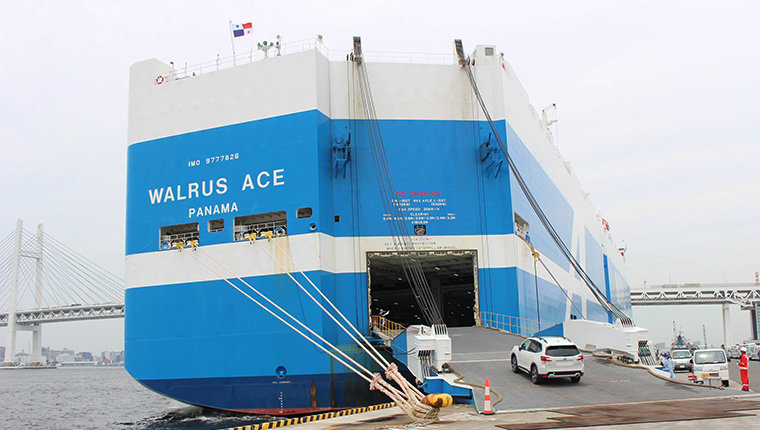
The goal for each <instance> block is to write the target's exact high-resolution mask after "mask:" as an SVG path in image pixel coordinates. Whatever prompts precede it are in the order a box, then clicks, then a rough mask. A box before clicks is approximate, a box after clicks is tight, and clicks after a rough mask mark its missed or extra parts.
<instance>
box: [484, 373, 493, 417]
mask: <svg viewBox="0 0 760 430" xmlns="http://www.w3.org/2000/svg"><path fill="white" fill-rule="evenodd" d="M483 415H493V410H492V409H491V384H490V383H489V382H488V378H486V395H485V397H484V399H483Z"/></svg>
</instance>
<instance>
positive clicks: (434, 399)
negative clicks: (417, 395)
mask: <svg viewBox="0 0 760 430" xmlns="http://www.w3.org/2000/svg"><path fill="white" fill-rule="evenodd" d="M422 403H424V404H426V405H428V406H434V407H436V408H445V407H446V406H451V404H452V403H454V399H452V398H451V395H449V394H446V393H438V394H428V395H427V396H425V397H423V398H422Z"/></svg>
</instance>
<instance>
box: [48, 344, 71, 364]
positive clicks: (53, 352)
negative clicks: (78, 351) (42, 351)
mask: <svg viewBox="0 0 760 430" xmlns="http://www.w3.org/2000/svg"><path fill="white" fill-rule="evenodd" d="M61 354H70V355H71V357H74V355H75V354H74V351H73V350H71V349H68V348H63V349H48V351H47V359H48V363H56V362H59V361H63V360H61V359H60V358H58V356H59V355H61ZM73 360H74V359H73V358H72V359H71V360H69V361H73Z"/></svg>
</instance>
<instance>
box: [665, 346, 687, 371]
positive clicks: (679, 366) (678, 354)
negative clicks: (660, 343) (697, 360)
mask: <svg viewBox="0 0 760 430" xmlns="http://www.w3.org/2000/svg"><path fill="white" fill-rule="evenodd" d="M670 357H671V358H672V359H673V370H675V371H676V372H677V371H679V370H686V371H689V372H691V367H692V365H691V351H689V350H688V349H674V350H673V352H671V353H670Z"/></svg>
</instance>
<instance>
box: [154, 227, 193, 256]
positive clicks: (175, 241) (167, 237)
mask: <svg viewBox="0 0 760 430" xmlns="http://www.w3.org/2000/svg"><path fill="white" fill-rule="evenodd" d="M199 233H200V229H199V227H198V223H197V222H190V223H187V224H175V225H167V226H164V227H161V230H160V232H159V237H158V244H159V247H160V248H161V249H171V248H177V247H179V246H180V245H181V246H192V245H193V243H195V244H196V245H197V244H198V242H199V239H200V236H199Z"/></svg>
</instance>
